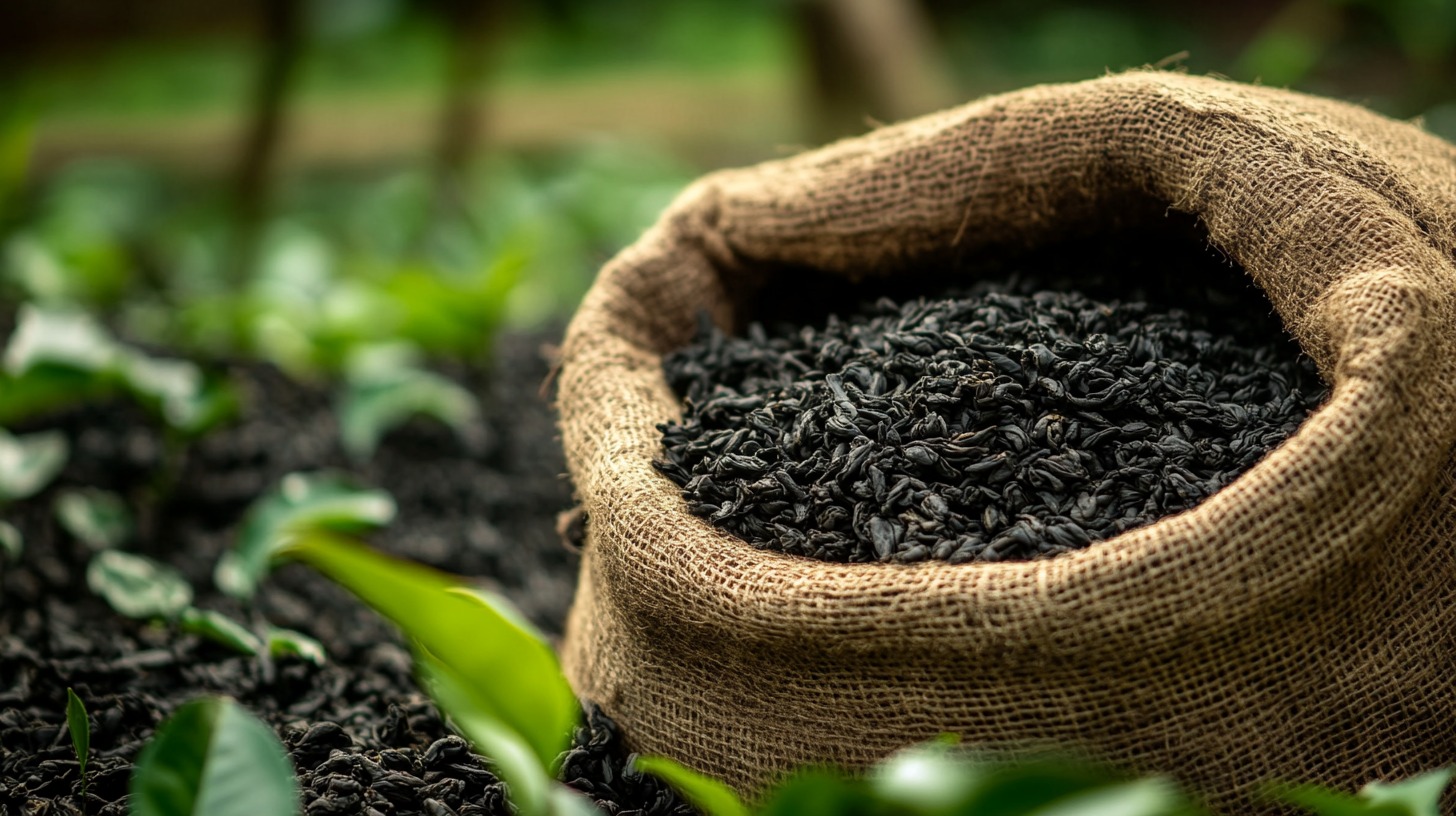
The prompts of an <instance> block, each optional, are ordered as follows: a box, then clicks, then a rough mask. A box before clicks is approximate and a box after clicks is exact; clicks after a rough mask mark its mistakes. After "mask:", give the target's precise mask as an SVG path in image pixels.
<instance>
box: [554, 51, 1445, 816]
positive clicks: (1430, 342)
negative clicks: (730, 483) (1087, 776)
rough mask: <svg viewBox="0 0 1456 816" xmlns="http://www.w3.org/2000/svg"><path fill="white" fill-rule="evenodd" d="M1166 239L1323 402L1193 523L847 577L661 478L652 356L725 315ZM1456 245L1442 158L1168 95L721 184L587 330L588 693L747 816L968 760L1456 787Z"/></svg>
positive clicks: (1200, 81) (1173, 88) (1258, 107)
mask: <svg viewBox="0 0 1456 816" xmlns="http://www.w3.org/2000/svg"><path fill="white" fill-rule="evenodd" d="M1174 211H1181V212H1183V213H1188V214H1191V215H1192V216H1195V217H1196V218H1197V220H1198V222H1200V223H1201V224H1202V226H1203V228H1204V229H1206V233H1207V240H1208V241H1210V242H1211V243H1212V244H1213V245H1214V246H1215V247H1217V248H1219V249H1221V250H1222V251H1223V252H1224V253H1226V254H1227V255H1228V256H1229V257H1231V258H1232V259H1233V260H1235V261H1237V263H1238V264H1239V265H1241V266H1242V268H1243V269H1244V270H1245V271H1246V272H1247V274H1248V275H1249V276H1251V277H1252V279H1253V281H1254V282H1255V283H1256V284H1257V285H1258V286H1259V287H1260V288H1261V289H1262V290H1263V291H1264V293H1265V294H1267V295H1268V298H1269V300H1270V302H1271V303H1272V305H1273V308H1274V309H1275V310H1277V312H1278V314H1279V315H1280V316H1281V317H1282V318H1283V320H1284V322H1285V324H1286V326H1287V327H1288V328H1289V329H1290V330H1291V331H1292V333H1293V334H1294V336H1295V337H1296V338H1297V340H1298V341H1299V343H1300V344H1301V346H1302V347H1303V348H1304V349H1305V350H1306V351H1307V352H1308V353H1309V354H1310V355H1311V356H1312V357H1313V358H1314V360H1315V361H1316V363H1317V364H1318V365H1319V367H1320V370H1321V373H1322V375H1323V376H1324V377H1325V379H1326V380H1327V381H1328V382H1329V383H1330V384H1331V387H1332V395H1331V397H1330V399H1329V401H1328V403H1327V404H1326V405H1325V406H1324V407H1322V408H1321V409H1320V410H1318V411H1317V412H1316V413H1314V414H1313V415H1312V416H1311V417H1310V418H1309V419H1308V420H1307V421H1306V422H1305V424H1304V425H1303V426H1302V427H1301V428H1300V430H1299V431H1298V432H1297V433H1296V434H1295V435H1294V436H1293V437H1292V438H1290V439H1289V440H1288V441H1287V442H1286V443H1285V444H1283V445H1282V446H1280V447H1279V448H1278V449H1276V450H1275V451H1274V452H1272V453H1271V454H1269V455H1268V456H1267V457H1265V458H1264V459H1263V460H1262V461H1261V462H1259V463H1258V464H1257V465H1256V466H1255V467H1254V468H1253V469H1252V470H1250V471H1249V472H1247V473H1246V474H1245V475H1243V476H1242V477H1241V478H1239V479H1238V480H1236V481H1235V482H1234V483H1233V484H1231V485H1229V486H1228V487H1227V488H1225V489H1224V490H1222V491H1220V492H1219V493H1217V494H1216V495H1214V496H1213V497H1211V498H1209V499H1208V500H1207V501H1205V502H1204V503H1203V504H1201V505H1200V506H1198V507H1197V508H1195V509H1193V510H1191V511H1189V512H1186V513H1182V514H1180V515H1177V516H1173V517H1169V518H1166V519H1164V520H1162V521H1159V522H1158V523H1156V524H1153V525H1151V526H1148V527H1144V528H1142V529H1138V530H1134V531H1131V532H1128V533H1125V534H1123V535H1120V536H1118V537H1117V538H1115V539H1112V540H1109V541H1106V542H1103V543H1100V544H1096V545H1093V546H1092V547H1090V548H1088V549H1086V550H1083V551H1080V552H1076V553H1072V554H1066V555H1061V556H1058V557H1056V558H1053V559H1049V560H1041V561H1034V562H1023V563H1001V564H965V565H957V566H951V565H946V564H916V565H913V566H901V565H887V564H873V565H870V564H830V563H821V562H816V561H813V560H808V559H800V558H794V557H788V556H784V555H781V554H776V553H769V552H763V551H759V550H756V549H754V548H753V547H751V546H749V545H748V544H746V543H744V542H742V541H739V540H737V539H735V538H733V537H730V536H728V535H726V534H724V533H722V532H719V531H717V530H715V529H713V528H712V527H710V526H709V525H708V524H707V523H706V522H704V521H702V520H700V519H697V518H694V517H693V516H691V515H689V514H688V512H687V510H686V504H685V502H684V500H683V499H682V498H681V497H680V495H679V492H678V490H677V489H676V488H675V487H674V486H673V485H672V484H671V483H670V482H669V481H668V480H667V479H666V478H663V477H662V476H660V475H659V474H657V473H656V472H655V471H654V470H653V468H652V465H651V460H652V458H653V457H654V455H656V454H657V453H658V451H659V450H660V442H659V433H658V431H657V430H656V429H655V427H654V426H656V425H657V424H658V423H660V422H664V421H666V420H669V419H674V418H676V417H678V416H679V411H680V408H679V406H678V405H677V403H676V401H675V399H674V397H673V394H672V393H671V392H670V391H669V390H668V388H667V386H666V384H665V383H664V379H663V375H662V373H661V371H660V362H661V358H660V355H662V354H663V352H665V351H667V350H669V349H672V348H674V347H676V346H679V345H681V344H683V343H685V342H686V341H687V340H688V339H689V338H690V337H691V336H692V333H693V329H694V325H695V318H696V316H697V314H698V313H699V312H700V311H701V310H708V311H709V312H710V313H711V314H712V315H713V316H714V317H715V319H717V320H718V321H719V322H720V324H721V325H725V326H728V325H732V324H733V323H734V321H735V320H738V319H741V318H742V317H743V315H744V314H745V313H748V312H751V310H752V309H753V308H755V306H754V295H755V293H756V292H758V291H760V289H759V287H761V286H763V285H764V284H765V282H766V281H771V280H773V279H774V278H775V276H781V275H790V274H798V271H797V270H803V269H815V270H820V271H822V272H829V273H834V274H838V275H842V276H844V278H845V279H846V281H848V280H850V279H861V278H864V277H867V276H873V275H913V274H915V270H916V269H917V268H919V267H922V266H925V265H926V262H927V261H935V262H940V261H942V260H943V259H944V258H946V257H947V255H948V254H951V255H953V254H955V253H962V252H972V253H973V252H974V251H976V250H978V249H982V248H989V247H1001V248H1006V247H1013V248H1014V247H1018V246H1019V247H1035V246H1037V245H1038V244H1040V243H1042V242H1046V241H1051V240H1055V239H1057V238H1058V237H1059V236H1060V235H1063V234H1066V233H1069V232H1074V231H1081V232H1084V233H1085V232H1091V233H1094V234H1095V233H1096V232H1097V231H1098V230H1100V229H1103V228H1104V227H1106V228H1109V229H1110V228H1111V227H1113V226H1119V225H1125V222H1127V221H1128V220H1130V219H1137V218H1149V219H1153V220H1156V219H1166V218H1168V217H1169V216H1168V214H1169V213H1170V212H1174ZM1143 214H1147V215H1143ZM1453 246H1456V148H1453V147H1452V145H1450V144H1447V143H1445V142H1442V141H1440V140H1438V139H1436V138H1434V137H1432V136H1429V135H1427V134H1425V133H1423V132H1422V131H1421V130H1420V129H1419V128H1418V127H1416V126H1414V125H1411V124H1405V123H1401V122H1396V121H1392V120H1389V119H1386V118H1383V117H1380V116H1377V115H1375V114H1372V113H1370V112H1368V111H1365V110H1363V109H1360V108H1357V107H1354V106H1351V105H1347V104H1342V103H1338V102H1333V101H1328V100H1324V99H1318V98H1314V97H1309V96H1304V95H1300V94H1296V93H1291V92H1286V91H1280V90H1273V89H1268V88H1259V87H1250V86H1245V85H1238V84H1233V83H1228V82H1222V81H1217V80H1213V79H1206V78H1199V77H1192V76H1184V75H1179V74H1169V73H1156V72H1133V73H1127V74H1121V75H1117V76H1110V77H1106V78H1103V79H1098V80H1095V81H1091V82H1085V83H1080V84H1072V85H1053V86H1043V87H1035V88H1030V89H1027V90H1024V91H1020V92H1016V93H1011V94H1006V95H1004V96H997V97H992V98H988V99H983V100H981V101H978V102H974V103H972V104H969V105H966V106H964V107H959V108H956V109H953V110H949V111H945V112H943V113H939V114H935V115H932V116H927V117H924V118H921V119H917V120H914V121H910V122H906V123H904V124H900V125H897V126H893V127H887V128H884V129H881V130H878V131H875V132H873V133H870V134H869V135H867V136H864V137H861V138H857V139H852V140H848V141H843V142H839V143H837V144H834V145H831V146H829V147H826V148H824V149H821V150H816V151H814V152H810V153H805V154H803V155H799V156H796V157H794V158H790V159H787V160H783V161H775V162H770V163H766V164H762V165H759V166H756V167H751V168H748V169H744V170H734V171H727V172H721V173H715V174H713V175H710V176H708V177H706V178H704V179H702V180H701V181H700V182H699V183H697V184H695V185H694V186H692V187H691V188H690V189H689V190H687V191H686V192H685V193H684V194H683V195H682V196H681V198H680V199H679V200H678V201H677V202H676V203H675V204H674V205H673V206H672V207H671V208H670V209H669V210H668V211H667V212H666V213H665V214H664V215H663V216H662V218H661V220H660V221H659V222H658V223H657V225H656V226H654V227H653V228H652V229H650V230H649V231H648V232H647V233H646V234H645V235H644V236H643V237H642V238H641V240H639V241H638V242H637V243H636V244H635V245H633V246H631V247H629V248H628V249H627V250H625V251H624V252H622V253H621V254H620V255H619V256H618V257H617V258H615V259H614V260H612V261H611V262H610V263H609V264H608V265H607V266H606V268H605V269H604V270H603V271H602V273H601V275H600V277H599V279H598V280H597V282H596V284H595V286H594V287H593V288H592V289H591V291H590V293H589V294H588V295H587V297H586V300H585V302H584V303H583V304H582V306H581V308H580V311H579V312H578V313H577V315H576V316H575V318H574V320H573V321H572V323H571V325H570V328H569V329H568V331H567V336H566V340H565V344H564V347H563V356H564V363H563V368H562V373H561V380H560V397H559V400H560V411H561V427H562V433H563V441H564V444H565V447H566V454H567V461H568V464H569V467H570V471H571V476H572V478H573V479H574V480H575V484H576V489H577V491H578V492H579V496H580V500H581V502H582V504H583V506H584V508H585V511H586V513H587V517H588V519H589V522H588V528H587V541H586V547H585V557H584V560H583V564H582V572H581V579H580V585H579V589H578V595H577V598H576V603H575V606H574V607H573V609H572V613H571V617H570V621H569V624H568V628H567V633H566V639H565V643H564V646H563V651H564V655H563V659H564V662H565V666H566V671H567V673H568V675H569V677H570V678H571V681H572V683H573V684H574V685H575V688H576V690H577V692H578V694H580V696H581V697H583V698H585V699H587V700H591V701H594V702H596V703H598V704H600V705H601V706H603V708H604V709H605V711H606V712H607V713H608V714H610V715H611V716H612V717H614V718H616V720H617V722H618V723H620V724H621V726H622V728H623V730H624V733H625V735H626V738H627V739H628V741H629V743H630V745H631V746H632V747H633V748H634V749H635V750H638V751H643V752H650V753H654V754H665V755H668V756H671V757H675V758H677V759H679V760H681V761H684V762H686V763H687V764H689V765H691V766H693V767H695V768H697V769H699V770H701V771H704V772H706V773H709V774H712V775H714V776H717V777H720V778H722V779H725V780H727V781H728V782H730V783H731V784H733V785H734V786H736V787H737V788H739V789H741V790H743V791H747V792H750V793H751V792H754V791H758V790H761V789H762V788H763V786H765V785H766V784H768V783H770V782H771V781H772V780H773V779H774V778H775V777H778V776H781V775H783V774H784V773H786V772H788V771H790V770H792V769H794V768H797V767H799V766H802V765H805V764H818V763H832V764H835V765H843V766H848V767H851V768H859V767H864V766H865V765H867V764H869V763H871V762H873V761H874V760H876V759H879V758H881V757H883V756H885V755H886V754H888V753H890V752H891V751H893V750H894V749H897V748H899V747H901V746H904V745H907V744H910V743H914V742H917V741H921V740H926V739H929V738H932V737H934V736H935V735H937V734H939V733H941V732H946V731H950V732H956V733H959V734H961V735H963V736H964V739H965V742H967V743H969V744H970V745H974V746H987V747H1006V746H1016V747H1038V746H1060V747H1063V748H1067V749H1071V750H1074V751H1077V752H1080V753H1083V754H1090V755H1091V756H1093V757H1097V758H1100V759H1102V760H1106V761H1110V762H1113V763H1116V764H1117V765H1120V766H1122V767H1124V768H1127V769H1129V770H1133V771H1138V772H1162V773H1170V774H1172V775H1174V776H1175V777H1176V778H1178V779H1179V780H1181V781H1182V782H1183V783H1185V784H1186V785H1188V786H1190V787H1191V788H1192V789H1194V790H1195V791H1198V792H1200V793H1202V794H1204V795H1205V796H1207V797H1208V800H1209V802H1210V803H1211V804H1213V805H1214V806H1216V807H1218V808H1221V809H1223V810H1227V811H1233V812H1245V811H1247V810H1250V809H1252V808H1253V807H1254V806H1253V805H1252V804H1251V803H1252V802H1253V800H1254V791H1255V790H1256V789H1257V787H1258V785H1259V784H1260V783H1261V782H1263V781H1265V780H1275V779H1280V780H1298V781H1318V782H1323V783H1327V784H1333V785H1336V786H1341V787H1345V788H1349V789H1353V788H1356V787H1358V786H1359V785H1361V784H1362V783H1364V782H1366V781H1368V780H1371V779H1373V778H1396V777H1402V776H1406V775H1410V774H1414V773H1417V772H1420V771H1424V770H1430V769H1433V768H1436V767H1439V766H1441V765H1444V764H1450V763H1453V762H1456V535H1453V532H1456V505H1453V499H1456V462H1453V458H1452V442H1453V439H1456V410H1453V408H1456V402H1453V400H1456V393H1453V392H1456V371H1453V368H1456V297H1453V295H1456V269H1453ZM968 274H970V273H968ZM1451 806H1452V802H1451V800H1450V799H1448V800H1447V809H1448V811H1449V810H1450V809H1451Z"/></svg>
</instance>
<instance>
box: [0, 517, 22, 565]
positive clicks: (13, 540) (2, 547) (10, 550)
mask: <svg viewBox="0 0 1456 816" xmlns="http://www.w3.org/2000/svg"><path fill="white" fill-rule="evenodd" d="M24 551H25V537H24V536H22V535H21V534H20V531H19V530H17V529H15V525H13V524H11V523H10V522H8V521H0V561H4V560H9V561H19V560H20V554H21V553H22V552H24Z"/></svg>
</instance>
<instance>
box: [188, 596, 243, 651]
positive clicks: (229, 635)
mask: <svg viewBox="0 0 1456 816" xmlns="http://www.w3.org/2000/svg"><path fill="white" fill-rule="evenodd" d="M177 624H178V625H179V626H180V627H181V628H182V631H184V632H191V633H192V634H194V635H199V636H201V637H205V638H207V639H208V640H211V641H213V642H214V643H220V644H222V645H223V646H226V647H228V648H229V649H232V650H233V651H235V652H240V653H242V654H245V655H256V654H258V653H259V652H261V651H262V650H263V641H262V639H261V638H259V637H258V636H257V635H255V634H253V633H252V632H251V631H249V629H248V627H246V626H244V625H242V624H241V623H238V622H237V621H235V620H233V619H232V618H229V617H228V616H227V615H224V614H223V613H221V612H218V611H216V610H212V609H198V608H197V607H195V606H189V607H187V608H186V609H184V610H182V614H181V616H179V617H178V619H177Z"/></svg>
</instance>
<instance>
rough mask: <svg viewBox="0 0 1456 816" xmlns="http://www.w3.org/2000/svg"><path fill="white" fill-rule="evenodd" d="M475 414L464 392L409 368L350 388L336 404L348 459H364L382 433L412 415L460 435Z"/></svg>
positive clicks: (471, 398) (476, 410)
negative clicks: (424, 417)
mask: <svg viewBox="0 0 1456 816" xmlns="http://www.w3.org/2000/svg"><path fill="white" fill-rule="evenodd" d="M479 415H480V408H479V405H477V403H476V401H475V397H474V396H473V395H471V393H470V392H469V391H467V390H465V389H464V388H462V387H460V386H459V385H457V384H456V383H455V382H453V381H451V380H449V379H446V378H445V377H442V376H440V375H438V374H435V373H433V372H429V371H419V370H413V369H410V370H403V371H396V372H393V373H392V374H390V375H389V376H386V377H381V378H376V379H370V380H367V381H362V382H355V383H353V384H351V385H350V387H349V389H348V390H347V391H346V392H345V395H344V398H343V399H342V400H341V401H340V404H339V430H340V433H341V435H342V438H343V444H344V450H345V451H346V452H347V453H348V454H349V456H350V457H352V458H353V459H355V460H356V461H366V460H368V459H369V457H371V456H373V455H374V451H375V449H377V448H378V447H379V442H380V440H381V439H383V438H384V435H385V434H387V433H389V431H391V430H392V429H394V428H396V427H399V426H400V425H403V424H404V423H405V422H407V421H408V420H409V419H410V418H411V417H414V416H427V417H432V418H434V419H437V420H439V421H440V422H442V423H444V424H445V425H448V426H449V427H451V428H454V429H455V430H457V431H459V430H462V429H464V428H467V427H469V426H470V424H471V423H472V422H474V421H476V419H477V418H478V417H479Z"/></svg>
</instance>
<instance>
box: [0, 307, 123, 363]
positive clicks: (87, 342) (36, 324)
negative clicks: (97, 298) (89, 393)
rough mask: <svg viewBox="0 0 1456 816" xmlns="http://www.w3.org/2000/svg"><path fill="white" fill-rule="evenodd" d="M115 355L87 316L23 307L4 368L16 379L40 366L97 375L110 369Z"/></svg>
mask: <svg viewBox="0 0 1456 816" xmlns="http://www.w3.org/2000/svg"><path fill="white" fill-rule="evenodd" d="M117 354H118V348H117V345H116V343H115V341H113V340H112V339H111V337H110V335H108V334H107V333H106V330H105V329H103V328H102V327H101V324H99V323H97V322H96V321H95V319H93V318H92V317H90V316H89V315H87V314H85V313H82V312H76V311H67V310H59V309H42V308H40V307H38V306H35V305H34V304H29V303H27V304H25V305H23V306H21V307H20V311H19V314H18V315H17V317H16V326H15V333H14V334H12V335H11V336H10V343H9V344H8V345H7V346H6V347H5V357H4V365H5V371H6V372H8V373H10V374H11V375H16V376H18V375H21V374H24V373H25V372H26V371H28V370H30V369H31V368H34V367H35V366H38V365H41V364H50V365H56V366H63V367H66V368H71V369H77V370H81V371H88V372H98V371H104V370H106V369H107V368H108V367H109V366H111V364H112V362H113V361H114V360H115V359H116V355H117Z"/></svg>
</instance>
